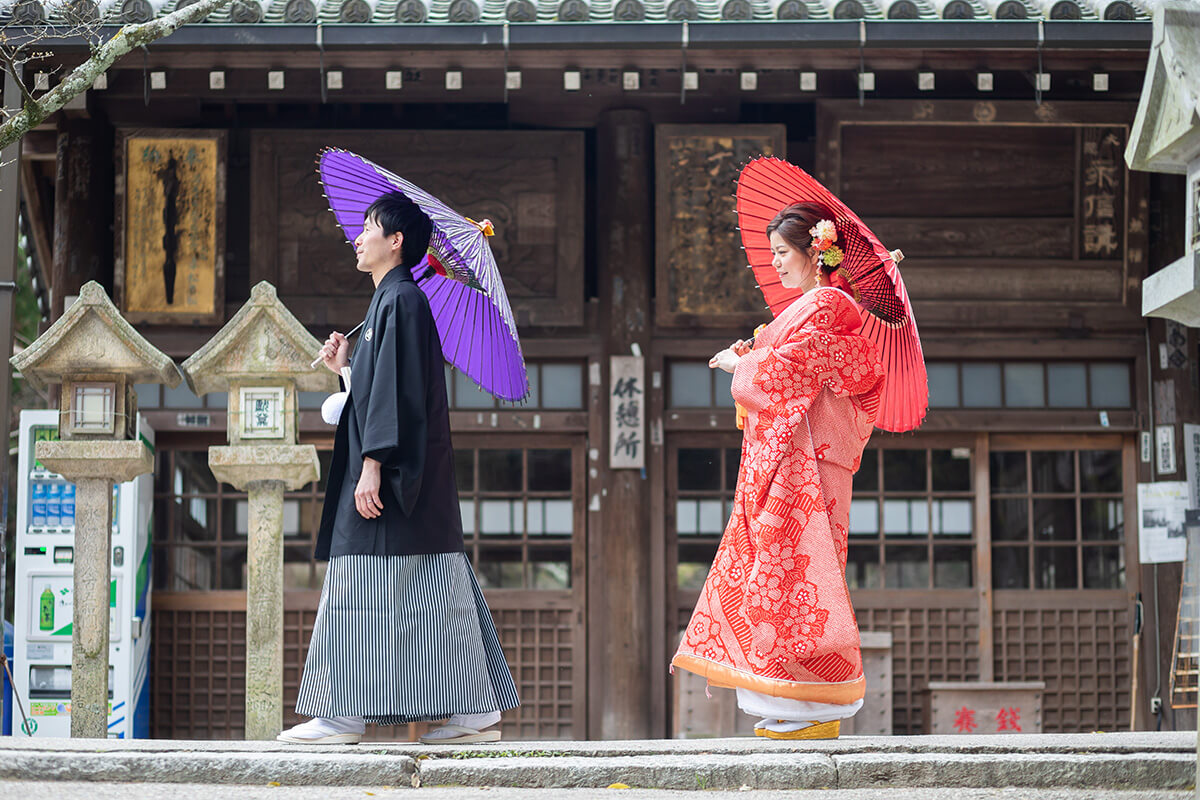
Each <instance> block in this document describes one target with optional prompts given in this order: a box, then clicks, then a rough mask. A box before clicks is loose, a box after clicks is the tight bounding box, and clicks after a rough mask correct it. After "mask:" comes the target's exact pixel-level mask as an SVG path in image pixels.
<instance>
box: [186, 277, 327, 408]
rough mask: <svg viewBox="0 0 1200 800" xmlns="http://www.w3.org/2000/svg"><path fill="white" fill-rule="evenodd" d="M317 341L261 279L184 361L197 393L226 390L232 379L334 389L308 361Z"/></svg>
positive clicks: (304, 388) (324, 371)
mask: <svg viewBox="0 0 1200 800" xmlns="http://www.w3.org/2000/svg"><path fill="white" fill-rule="evenodd" d="M320 349H321V343H320V342H318V341H317V340H316V339H315V338H314V337H313V335H312V334H310V333H309V332H308V330H307V329H306V328H305V327H304V326H303V325H301V324H300V321H299V320H297V319H296V318H295V317H294V316H292V313H291V312H290V311H288V310H287V307H286V306H285V305H284V304H283V303H282V302H280V300H279V297H278V296H277V295H276V293H275V287H274V286H272V285H271V284H270V283H268V282H267V281H262V282H261V283H259V284H258V285H257V286H255V287H254V289H253V290H252V291H251V292H250V299H249V300H248V301H247V302H246V304H245V305H244V306H242V307H241V309H239V310H238V312H237V314H235V315H234V316H233V318H232V319H230V320H229V322H227V323H225V327H223V328H221V330H220V331H218V332H217V334H216V336H214V337H213V338H212V339H210V340H209V341H208V342H207V343H206V344H205V345H204V346H203V347H201V348H200V349H199V350H197V351H196V352H195V353H193V354H192V355H191V357H190V358H188V360H187V361H185V362H183V372H184V375H185V376H186V377H187V382H188V386H189V387H191V389H192V391H193V392H195V393H196V394H198V395H200V394H208V393H209V392H222V391H229V390H230V389H231V388H232V384H234V383H242V382H246V381H261V380H263V379H270V380H275V381H278V380H280V379H283V380H290V381H294V383H295V387H296V389H298V390H300V391H308V392H334V391H337V378H336V377H335V376H334V375H333V373H331V372H330V371H329V370H327V369H325V368H324V367H318V368H317V369H313V368H312V367H311V366H310V365H311V363H312V360H313V358H315V357H316V355H317V351H318V350H320Z"/></svg>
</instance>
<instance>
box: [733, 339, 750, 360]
mask: <svg viewBox="0 0 1200 800" xmlns="http://www.w3.org/2000/svg"><path fill="white" fill-rule="evenodd" d="M729 349H730V350H732V351H733V354H734V355H735V356H738V357H741V356H744V355H746V353H749V352H750V351H751V350H752V349H753V346H752V345H751V344H750V342H747V341H746V340H745V339H738V340H737V341H736V342H734V343H733V344H731V345H729Z"/></svg>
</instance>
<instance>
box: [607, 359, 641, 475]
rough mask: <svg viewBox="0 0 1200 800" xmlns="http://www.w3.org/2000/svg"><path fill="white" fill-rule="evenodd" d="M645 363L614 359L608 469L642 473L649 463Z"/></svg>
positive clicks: (610, 402) (612, 361) (609, 411)
mask: <svg viewBox="0 0 1200 800" xmlns="http://www.w3.org/2000/svg"><path fill="white" fill-rule="evenodd" d="M644 362H645V359H642V358H638V357H636V356H613V357H612V360H611V361H610V362H609V377H608V382H609V383H608V465H609V467H610V468H612V469H641V468H642V467H643V466H645V463H646V377H645V363H644Z"/></svg>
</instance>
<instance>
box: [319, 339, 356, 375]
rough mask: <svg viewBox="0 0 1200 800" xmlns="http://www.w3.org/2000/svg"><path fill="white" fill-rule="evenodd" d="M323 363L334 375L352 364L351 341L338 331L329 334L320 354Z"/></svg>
mask: <svg viewBox="0 0 1200 800" xmlns="http://www.w3.org/2000/svg"><path fill="white" fill-rule="evenodd" d="M318 355H319V357H320V359H321V361H322V362H324V364H325V366H326V367H327V368H328V369H329V370H330V372H332V373H333V374H334V375H337V374H338V373H339V372H341V371H342V367H345V366H347V365H348V364H349V363H350V340H349V339H347V338H346V337H345V336H343V335H342V334H340V333H337V332H336V331H335V332H334V333H331V334H329V338H328V339H326V340H325V344H323V345H321V352H320V353H319V354H318Z"/></svg>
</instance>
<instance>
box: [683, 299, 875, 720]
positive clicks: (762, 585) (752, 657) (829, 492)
mask: <svg viewBox="0 0 1200 800" xmlns="http://www.w3.org/2000/svg"><path fill="white" fill-rule="evenodd" d="M861 324H862V318H861V315H860V312H859V309H858V307H857V306H856V305H855V303H854V301H853V300H851V298H850V297H849V296H848V295H847V294H845V293H844V292H842V291H840V290H837V289H833V288H828V287H823V288H820V289H817V290H814V291H811V292H809V293H807V294H805V295H804V296H802V297H800V298H798V299H797V300H796V301H795V302H794V303H793V304H792V305H791V306H790V307H788V308H787V309H786V310H784V311H783V313H781V314H780V315H779V316H778V317H777V318H776V319H775V320H774V321H773V322H772V323H771V324H770V325H768V326H767V327H766V329H765V330H763V332H762V333H761V334H760V335H759V336H758V337H757V338H756V339H755V342H754V349H753V350H752V351H751V352H750V353H748V354H746V355H745V356H743V357H742V358H741V359H740V360H739V362H738V365H737V368H736V369H735V371H734V374H733V396H734V399H736V400H737V401H738V403H739V404H740V405H742V406H744V407H745V409H746V411H747V412H748V417H747V421H746V426H745V432H744V438H743V442H742V463H741V468H740V470H739V473H738V482H737V489H736V492H735V495H734V501H733V514H732V516H731V518H730V520H729V524H728V526H727V527H726V529H725V535H724V537H723V538H722V540H721V546H720V548H719V549H718V550H717V557H716V560H715V561H714V562H713V567H712V569H711V571H710V572H709V574H708V579H707V580H706V582H705V584H704V590H703V592H702V593H701V595H700V599H699V601H698V602H697V603H696V610H695V611H694V612H693V614H692V619H691V622H690V623H689V624H688V627H687V631H686V633H685V635H684V637H683V641H682V642H681V643H680V646H679V651H678V652H677V653H676V654H675V658H674V659H673V660H672V663H673V664H674V665H675V666H678V667H681V668H683V669H687V670H689V671H691V672H695V673H697V674H699V675H703V676H705V677H706V678H708V681H709V683H711V684H712V685H714V686H723V687H730V688H732V687H744V688H747V689H753V690H755V691H759V692H762V693H764V694H768V695H772V696H775V697H787V698H792V699H796V700H807V701H813V702H823V703H837V704H846V703H853V702H854V701H856V700H858V699H859V698H861V697H862V696H863V692H864V688H865V685H866V684H865V681H864V679H863V674H862V654H861V652H860V650H859V638H858V623H857V621H856V619H855V617H854V609H853V608H852V607H851V605H850V592H849V590H848V589H847V587H846V539H847V533H848V531H847V527H848V524H849V511H850V492H851V481H852V477H853V474H854V472H855V471H857V470H858V465H859V460H860V459H861V457H862V451H863V447H864V446H865V445H866V443H867V440H868V439H869V438H870V436H871V431H872V430H873V428H874V423H875V416H876V414H877V413H878V410H879V392H880V389H881V386H882V383H883V375H884V372H883V368H882V366H880V363H879V357H878V353H877V351H876V348H875V345H874V344H873V343H872V342H871V341H870V340H869V339H867V338H865V337H863V336H860V335H857V331H858V330H859V328H860V326H861Z"/></svg>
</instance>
